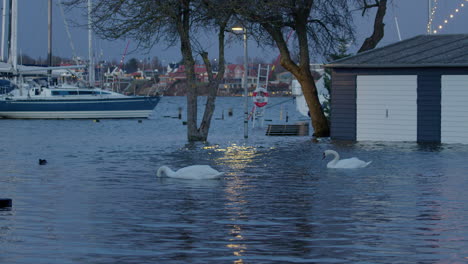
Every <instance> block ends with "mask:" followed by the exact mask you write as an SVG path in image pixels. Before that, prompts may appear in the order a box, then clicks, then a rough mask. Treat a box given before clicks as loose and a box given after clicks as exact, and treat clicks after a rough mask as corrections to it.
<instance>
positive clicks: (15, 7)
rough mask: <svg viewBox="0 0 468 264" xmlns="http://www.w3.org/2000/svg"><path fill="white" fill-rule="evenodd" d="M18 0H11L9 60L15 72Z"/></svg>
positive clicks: (16, 67)
mask: <svg viewBox="0 0 468 264" xmlns="http://www.w3.org/2000/svg"><path fill="white" fill-rule="evenodd" d="M17 46H18V0H12V1H11V40H10V56H9V60H10V61H9V62H10V63H11V65H12V67H13V71H14V72H15V73H16V71H17V69H18V52H17V48H18V47H17Z"/></svg>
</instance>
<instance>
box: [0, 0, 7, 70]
mask: <svg viewBox="0 0 468 264" xmlns="http://www.w3.org/2000/svg"><path fill="white" fill-rule="evenodd" d="M6 16H7V0H3V10H2V44H1V50H0V60H1V61H5V60H4V58H5V34H6V31H5V29H6Z"/></svg>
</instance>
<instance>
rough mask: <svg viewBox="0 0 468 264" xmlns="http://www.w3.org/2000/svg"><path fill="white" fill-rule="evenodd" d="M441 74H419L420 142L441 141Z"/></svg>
mask: <svg viewBox="0 0 468 264" xmlns="http://www.w3.org/2000/svg"><path fill="white" fill-rule="evenodd" d="M440 87H441V85H440V74H425V73H423V74H420V75H418V142H440V98H441V90H440Z"/></svg>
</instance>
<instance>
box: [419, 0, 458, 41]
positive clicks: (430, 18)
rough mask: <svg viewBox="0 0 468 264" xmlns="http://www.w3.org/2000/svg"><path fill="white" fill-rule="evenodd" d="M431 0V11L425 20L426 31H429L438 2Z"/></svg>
mask: <svg viewBox="0 0 468 264" xmlns="http://www.w3.org/2000/svg"><path fill="white" fill-rule="evenodd" d="M431 1H434V6H433V7H432V9H431V13H430V16H429V21H428V22H427V33H431V26H432V21H433V20H434V16H435V14H436V11H437V4H438V3H439V2H438V0H431ZM465 1H466V0H465Z"/></svg>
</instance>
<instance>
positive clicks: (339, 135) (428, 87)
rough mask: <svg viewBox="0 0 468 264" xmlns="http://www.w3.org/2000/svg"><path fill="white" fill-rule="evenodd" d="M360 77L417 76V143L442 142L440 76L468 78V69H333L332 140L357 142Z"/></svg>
mask: <svg viewBox="0 0 468 264" xmlns="http://www.w3.org/2000/svg"><path fill="white" fill-rule="evenodd" d="M357 75H417V76H418V81H417V82H418V88H417V92H418V98H417V103H418V108H417V111H418V112H417V116H418V118H417V126H418V128H417V134H418V135H417V141H418V142H440V141H441V140H440V138H441V132H440V131H441V76H442V75H468V68H451V67H447V68H442V67H440V68H333V69H332V84H331V122H330V126H331V135H330V136H331V138H332V139H334V140H351V141H355V140H356V78H357Z"/></svg>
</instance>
